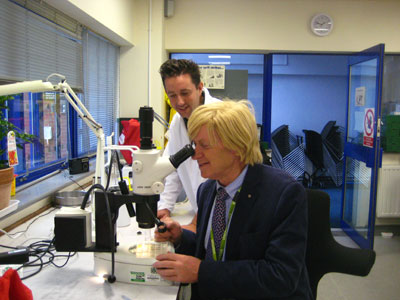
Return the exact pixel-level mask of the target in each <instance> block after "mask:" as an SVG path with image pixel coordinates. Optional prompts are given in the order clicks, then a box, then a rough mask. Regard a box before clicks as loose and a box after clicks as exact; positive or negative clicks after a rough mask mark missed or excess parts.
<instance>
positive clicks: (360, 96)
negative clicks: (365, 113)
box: [355, 86, 365, 106]
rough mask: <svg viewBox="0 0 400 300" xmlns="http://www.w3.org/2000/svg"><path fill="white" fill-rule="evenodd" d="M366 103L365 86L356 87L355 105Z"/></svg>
mask: <svg viewBox="0 0 400 300" xmlns="http://www.w3.org/2000/svg"><path fill="white" fill-rule="evenodd" d="M364 105H365V86H360V87H358V88H356V96H355V106H364Z"/></svg>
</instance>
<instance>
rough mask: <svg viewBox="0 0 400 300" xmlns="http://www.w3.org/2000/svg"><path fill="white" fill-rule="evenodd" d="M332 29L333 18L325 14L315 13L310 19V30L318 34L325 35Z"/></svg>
mask: <svg viewBox="0 0 400 300" xmlns="http://www.w3.org/2000/svg"><path fill="white" fill-rule="evenodd" d="M332 29H333V20H332V18H331V17H330V16H328V15H327V14H316V15H315V16H314V17H313V18H312V20H311V31H312V32H313V33H314V34H316V35H318V36H326V35H328V34H330V33H331V31H332Z"/></svg>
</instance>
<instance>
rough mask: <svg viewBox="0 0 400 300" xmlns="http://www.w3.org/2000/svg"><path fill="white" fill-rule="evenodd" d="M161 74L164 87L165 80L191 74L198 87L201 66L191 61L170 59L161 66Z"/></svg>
mask: <svg viewBox="0 0 400 300" xmlns="http://www.w3.org/2000/svg"><path fill="white" fill-rule="evenodd" d="M159 72H160V74H161V78H162V81H163V84H164V86H165V79H167V78H170V77H177V76H179V75H183V74H189V75H190V77H191V78H192V82H193V83H194V85H195V86H196V87H197V86H198V85H199V84H200V69H199V66H198V65H197V64H196V63H195V62H194V61H192V60H189V59H169V60H167V61H166V62H164V63H163V64H162V65H161V67H160V71H159Z"/></svg>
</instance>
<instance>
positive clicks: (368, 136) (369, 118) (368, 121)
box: [363, 108, 375, 148]
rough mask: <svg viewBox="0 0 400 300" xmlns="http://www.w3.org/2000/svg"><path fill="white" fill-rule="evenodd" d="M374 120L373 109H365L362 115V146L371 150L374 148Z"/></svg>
mask: <svg viewBox="0 0 400 300" xmlns="http://www.w3.org/2000/svg"><path fill="white" fill-rule="evenodd" d="M374 120H375V109H374V108H366V109H365V114H364V138H363V146H365V147H369V148H373V147H374Z"/></svg>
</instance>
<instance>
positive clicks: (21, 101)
mask: <svg viewBox="0 0 400 300" xmlns="http://www.w3.org/2000/svg"><path fill="white" fill-rule="evenodd" d="M18 2H21V3H22V4H21V5H20V4H18ZM0 6H1V9H0V36H1V37H2V40H3V41H5V42H2V43H0V84H6V83H12V82H18V81H28V80H40V79H42V80H46V78H47V77H48V76H49V75H50V74H52V73H58V74H61V75H63V76H65V77H66V80H67V82H68V84H69V85H70V86H71V87H72V88H73V89H74V91H75V93H76V94H77V96H78V97H79V98H80V99H81V101H82V102H83V104H84V105H85V107H86V108H87V109H88V110H89V112H90V113H91V114H92V116H93V118H94V119H95V120H96V121H97V122H98V123H100V124H102V126H103V129H104V132H105V135H106V136H107V135H110V134H111V132H112V131H114V129H115V124H116V111H117V103H118V93H117V91H118V84H117V82H118V63H119V48H118V47H117V46H115V45H113V44H111V43H110V42H108V41H107V40H104V39H103V38H101V37H99V36H97V35H95V34H94V33H92V32H90V31H88V30H87V29H85V28H83V27H82V26H81V25H80V24H79V23H77V22H76V21H74V20H73V19H71V18H69V17H68V16H65V15H63V14H62V13H61V12H58V11H56V10H54V9H53V8H51V7H49V6H48V5H47V4H46V3H44V2H38V1H32V0H27V1H7V0H0ZM38 13H40V14H41V15H45V16H46V18H43V17H40V16H39V15H38ZM52 16H56V17H53V19H54V20H51V17H52ZM54 21H57V24H55V22H54ZM82 28H83V32H84V34H82ZM82 36H83V38H82ZM57 80H58V78H57V77H52V78H50V81H52V82H53V83H54V84H56V83H58V82H57ZM13 97H14V99H13V100H11V101H8V102H9V107H10V110H9V111H8V112H7V114H6V118H7V119H8V120H9V121H11V122H12V123H13V124H14V125H16V126H18V127H19V128H20V129H21V130H23V131H24V132H26V133H30V134H33V135H35V136H36V138H35V140H34V142H33V143H24V144H23V149H19V150H18V158H19V164H18V165H17V166H15V167H14V168H15V173H16V174H18V177H17V185H21V184H23V183H26V182H29V181H32V180H35V179H37V178H40V177H42V176H43V175H45V174H48V173H50V172H52V171H55V170H58V169H60V168H65V167H66V166H67V164H66V162H67V161H68V159H69V158H74V157H79V156H82V155H91V154H92V153H95V151H96V146H97V141H96V137H95V136H94V135H93V133H92V132H91V131H90V129H89V128H88V126H86V124H85V123H84V122H82V120H80V118H78V117H77V114H76V112H75V111H74V109H73V108H72V106H71V105H69V103H68V101H67V100H66V99H65V97H64V96H63V95H62V94H61V93H59V92H44V93H23V94H19V95H14V96H13ZM0 142H1V146H2V147H5V146H6V141H5V140H3V141H0ZM3 159H5V157H3Z"/></svg>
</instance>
